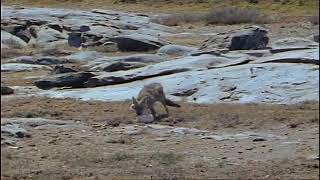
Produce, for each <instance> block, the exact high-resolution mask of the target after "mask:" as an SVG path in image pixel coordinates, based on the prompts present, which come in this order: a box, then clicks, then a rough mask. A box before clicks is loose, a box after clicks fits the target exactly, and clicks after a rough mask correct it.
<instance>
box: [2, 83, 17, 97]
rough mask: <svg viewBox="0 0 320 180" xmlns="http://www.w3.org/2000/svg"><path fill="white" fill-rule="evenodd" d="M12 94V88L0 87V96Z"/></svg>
mask: <svg viewBox="0 0 320 180" xmlns="http://www.w3.org/2000/svg"><path fill="white" fill-rule="evenodd" d="M13 93H14V90H13V89H12V88H10V87H8V86H2V85H1V95H9V94H13Z"/></svg>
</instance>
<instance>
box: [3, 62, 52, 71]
mask: <svg viewBox="0 0 320 180" xmlns="http://www.w3.org/2000/svg"><path fill="white" fill-rule="evenodd" d="M40 69H42V70H51V68H50V67H49V66H45V65H36V64H23V63H6V64H1V72H21V71H33V70H40Z"/></svg>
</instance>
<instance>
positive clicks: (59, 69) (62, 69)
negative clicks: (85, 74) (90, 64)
mask: <svg viewBox="0 0 320 180" xmlns="http://www.w3.org/2000/svg"><path fill="white" fill-rule="evenodd" d="M70 72H77V70H75V69H73V68H70V67H65V66H63V65H57V66H55V67H54V68H53V69H52V72H51V74H63V73H70Z"/></svg>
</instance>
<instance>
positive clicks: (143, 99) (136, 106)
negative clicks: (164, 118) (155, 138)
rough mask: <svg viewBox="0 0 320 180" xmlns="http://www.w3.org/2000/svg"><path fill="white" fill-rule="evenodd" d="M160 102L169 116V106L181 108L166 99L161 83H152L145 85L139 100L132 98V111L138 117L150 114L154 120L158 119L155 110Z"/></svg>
mask: <svg viewBox="0 0 320 180" xmlns="http://www.w3.org/2000/svg"><path fill="white" fill-rule="evenodd" d="M157 101H159V102H160V103H161V104H162V105H163V107H164V108H165V110H166V113H167V115H169V110H168V108H167V105H168V106H174V107H180V105H179V104H177V103H175V102H172V101H171V100H169V99H167V98H166V97H165V94H164V92H163V87H162V85H161V84H160V83H151V84H148V85H145V86H144V87H143V88H142V90H141V91H140V92H139V95H138V97H137V99H135V98H134V97H132V105H131V107H130V108H131V109H133V110H135V111H136V114H137V115H138V116H140V115H142V114H145V113H146V112H150V111H151V114H152V115H153V117H154V118H156V111H155V109H154V103H155V102H157Z"/></svg>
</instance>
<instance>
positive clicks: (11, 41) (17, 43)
mask: <svg viewBox="0 0 320 180" xmlns="http://www.w3.org/2000/svg"><path fill="white" fill-rule="evenodd" d="M2 44H3V45H6V46H9V47H10V48H18V49H21V48H23V47H26V46H27V43H26V42H24V41H23V40H22V39H20V38H18V37H17V36H14V35H12V34H10V33H8V32H6V31H2V30H1V45H2Z"/></svg>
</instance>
